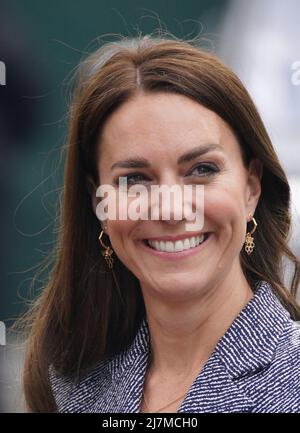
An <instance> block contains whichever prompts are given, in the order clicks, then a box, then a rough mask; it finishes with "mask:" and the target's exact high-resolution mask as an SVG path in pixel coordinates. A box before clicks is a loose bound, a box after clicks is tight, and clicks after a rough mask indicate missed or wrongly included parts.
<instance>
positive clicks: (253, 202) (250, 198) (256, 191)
mask: <svg viewBox="0 0 300 433" xmlns="http://www.w3.org/2000/svg"><path fill="white" fill-rule="evenodd" d="M262 175H263V164H262V162H261V161H260V160H259V159H257V158H253V159H251V161H250V163H249V167H248V174H247V194H246V208H247V209H246V210H247V214H249V213H250V214H251V215H254V213H255V209H256V206H257V203H258V200H259V197H260V195H261V179H262Z"/></svg>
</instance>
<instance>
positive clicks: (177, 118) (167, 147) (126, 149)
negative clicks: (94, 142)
mask: <svg viewBox="0 0 300 433" xmlns="http://www.w3.org/2000/svg"><path fill="white" fill-rule="evenodd" d="M234 142H235V143H234ZM201 144H203V145H204V144H221V145H222V146H224V148H225V149H224V150H227V151H228V152H230V151H231V152H232V151H234V150H237V149H236V146H237V143H236V140H235V137H234V134H233V132H232V131H231V129H230V128H229V126H228V125H227V124H226V123H225V122H224V121H223V120H222V119H221V118H220V117H219V116H218V115H217V114H216V113H214V112H213V111H211V110H208V109H207V108H205V107H204V106H202V105H201V104H199V103H198V102H196V101H194V100H192V99H190V98H188V97H186V96H183V95H178V94H174V93H141V94H138V95H137V96H135V97H133V98H132V99H130V100H129V101H127V102H125V103H124V104H122V105H121V106H120V107H119V108H118V109H117V110H116V111H115V112H113V113H112V115H111V116H110V117H109V118H108V119H107V120H106V122H105V124H104V127H103V128H102V132H101V137H100V139H99V146H100V149H99V150H100V155H101V157H103V158H105V159H110V160H113V159H115V158H125V157H128V156H131V155H129V153H130V154H131V153H134V154H136V155H141V153H142V154H143V156H146V157H149V158H150V157H151V156H152V157H154V155H157V154H158V155H159V154H161V155H164V156H166V155H167V154H168V152H171V153H172V155H173V154H175V153H176V155H177V153H178V152H184V151H186V150H188V148H189V147H190V148H192V147H194V146H199V145H201Z"/></svg>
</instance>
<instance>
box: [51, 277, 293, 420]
mask: <svg viewBox="0 0 300 433" xmlns="http://www.w3.org/2000/svg"><path fill="white" fill-rule="evenodd" d="M253 290H254V296H253V298H252V299H251V300H250V302H249V303H248V304H247V305H246V306H245V307H244V308H243V310H242V311H241V312H240V314H239V315H238V317H237V318H236V319H235V320H234V321H233V323H232V324H231V326H230V327H229V329H228V330H227V331H226V332H225V334H224V336H223V337H222V338H221V339H220V340H219V342H218V344H217V346H216V347H215V349H214V351H213V353H212V355H211V356H210V358H209V359H208V361H207V363H206V364H205V366H204V367H203V368H202V370H201V371H199V374H198V376H197V377H196V379H195V380H194V382H193V384H192V385H191V387H190V389H189V391H188V393H187V395H186V396H185V398H184V400H183V401H182V403H181V405H180V407H179V409H178V411H177V412H178V413H186V412H193V413H203V412H210V413H217V412H225V413H228V412H253V413H255V412H256V413H257V412H293V413H295V412H300V326H299V323H298V322H294V321H293V320H292V319H291V318H290V315H289V313H288V312H287V311H286V309H285V308H284V307H283V306H282V305H281V303H280V302H279V301H278V300H277V297H276V296H275V294H274V293H273V290H272V287H271V286H270V285H269V284H268V283H267V282H265V281H257V282H256V284H255V285H254V288H253ZM149 349H150V337H149V328H148V322H147V317H145V318H144V319H143V320H142V322H141V325H140V327H139V329H138V332H137V333H136V336H135V338H134V340H133V342H132V344H131V345H130V347H129V348H127V349H126V350H123V351H122V352H121V353H119V354H118V355H116V356H115V357H113V358H111V359H110V360H106V361H101V362H100V363H99V364H98V365H97V366H96V367H94V368H93V369H92V370H91V371H90V372H89V373H88V374H86V375H85V376H84V377H82V378H81V379H80V380H79V381H77V382H76V383H73V382H71V381H70V380H67V379H64V378H62V377H59V376H58V375H56V374H55V372H54V370H53V369H50V380H51V385H52V392H53V395H54V398H55V401H56V404H57V410H58V411H59V412H97V413H128V412H135V413H138V412H139V407H140V404H141V398H142V390H143V382H144V378H145V373H146V368H147V361H148V357H149Z"/></svg>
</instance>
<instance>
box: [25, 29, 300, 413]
mask: <svg viewBox="0 0 300 433" xmlns="http://www.w3.org/2000/svg"><path fill="white" fill-rule="evenodd" d="M122 178H123V181H124V179H125V180H126V182H127V186H137V187H138V188H141V187H143V188H144V191H145V190H146V191H149V190H150V188H151V187H152V186H155V185H156V186H157V185H159V186H161V185H165V186H167V187H172V186H174V185H179V186H181V187H183V186H188V185H189V186H192V187H194V188H195V187H196V186H201V187H203V189H204V200H203V208H202V209H200V210H199V209H197V210H198V211H199V212H200V211H203V216H204V219H203V224H202V226H201V228H200V229H199V228H197V229H196V228H195V229H194V230H192V231H190V230H187V228H186V222H187V218H186V215H184V216H182V218H181V219H177V218H175V214H174V209H172V206H171V205H170V206H169V205H167V207H168V206H169V210H170V213H169V218H167V219H163V218H162V217H161V216H162V214H161V213H160V212H161V208H159V218H158V219H151V218H149V219H142V218H139V219H134V218H125V219H122V218H120V214H118V215H117V217H116V218H108V219H107V220H105V221H103V220H101V221H100V220H99V218H98V212H97V210H98V209H99V208H98V206H99V204H101V198H100V197H99V196H98V195H99V194H96V193H97V188H98V186H99V185H109V186H111V187H112V188H113V190H114V191H115V192H116V197H117V198H118V199H119V203H121V205H122V204H123V207H124V199H125V197H126V200H127V204H126V206H125V207H126V208H128V209H129V208H130V205H131V204H132V201H133V198H132V197H131V196H130V194H127V190H125V191H124V189H122V184H121V180H122ZM289 202H290V191H289V185H288V182H287V179H286V176H285V173H284V171H283V169H282V167H281V165H280V163H279V161H278V158H277V156H276V154H275V151H274V149H273V147H272V144H271V142H270V139H269V137H268V135H267V132H266V130H265V128H264V126H263V124H262V121H261V119H260V117H259V114H258V113H257V111H256V108H255V106H254V104H253V102H252V101H251V99H250V96H249V94H248V93H247V91H246V90H245V88H244V87H243V85H242V84H241V82H240V81H239V79H238V78H237V77H236V76H235V75H234V74H233V72H231V71H230V70H229V69H228V68H227V67H226V66H224V65H223V64H222V63H221V62H220V61H219V60H218V59H216V58H215V57H214V56H213V55H211V54H209V53H207V52H204V51H202V50H201V49H199V48H198V47H197V46H196V45H195V44H194V43H193V42H191V41H190V42H187V41H180V40H174V39H172V38H169V39H167V38H165V39H164V38H161V39H160V38H155V37H143V38H142V37H140V38H136V39H130V40H127V39H124V40H121V41H118V42H114V43H110V44H106V45H104V47H102V48H100V49H99V50H98V51H96V52H95V53H94V54H92V55H91V56H90V57H88V58H87V59H86V60H85V61H84V62H83V63H82V65H81V67H80V69H79V73H78V80H77V88H76V91H75V96H74V100H73V105H72V110H71V115H70V133H69V142H68V154H67V161H66V168H65V184H64V196H63V206H62V217H61V221H60V230H59V232H60V237H59V242H58V247H57V251H56V264H55V266H54V270H53V273H52V275H51V278H50V281H49V283H48V285H47V287H46V288H45V289H44V291H43V293H42V295H41V297H40V298H39V300H38V301H37V304H36V308H35V310H34V315H33V325H32V330H31V334H30V338H29V342H28V348H27V355H26V361H25V372H24V385H25V395H26V400H27V404H28V408H29V410H31V411H35V412H53V411H60V412H298V411H299V410H300V378H299V373H300V367H299V365H300V363H299V356H300V330H299V327H298V326H297V323H296V321H297V320H299V318H300V310H299V306H298V305H297V302H296V290H297V286H298V283H299V261H298V259H297V258H296V257H295V256H294V255H293V253H292V252H291V251H290V249H289V247H288V245H287V237H288V234H289V228H290V213H289ZM151 205H152V204H151V203H150V205H149V206H150V207H151ZM164 205H166V203H164ZM190 205H191V206H192V208H194V207H195V194H194V195H193V196H192V202H191V203H190ZM150 207H149V208H148V209H147V210H149V209H150ZM99 241H100V242H99ZM284 256H285V257H287V258H288V259H290V260H291V261H292V263H293V264H294V274H293V278H292V281H291V285H290V287H289V288H287V287H285V285H284V283H283V275H282V258H283V257H284Z"/></svg>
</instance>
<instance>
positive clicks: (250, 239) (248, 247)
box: [245, 214, 257, 255]
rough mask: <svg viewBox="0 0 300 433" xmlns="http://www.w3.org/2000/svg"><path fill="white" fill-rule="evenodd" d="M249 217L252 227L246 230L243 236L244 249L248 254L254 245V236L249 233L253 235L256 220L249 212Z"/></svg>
mask: <svg viewBox="0 0 300 433" xmlns="http://www.w3.org/2000/svg"><path fill="white" fill-rule="evenodd" d="M249 217H250V218H251V220H250V221H252V222H253V229H252V230H251V231H250V232H247V234H246V237H245V251H246V253H247V254H248V255H250V254H251V253H252V251H253V250H254V247H255V243H254V238H253V236H251V235H253V233H254V232H255V230H256V227H257V222H256V221H255V219H254V217H253V216H252V215H251V214H250V215H249ZM250 221H249V222H250Z"/></svg>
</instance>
